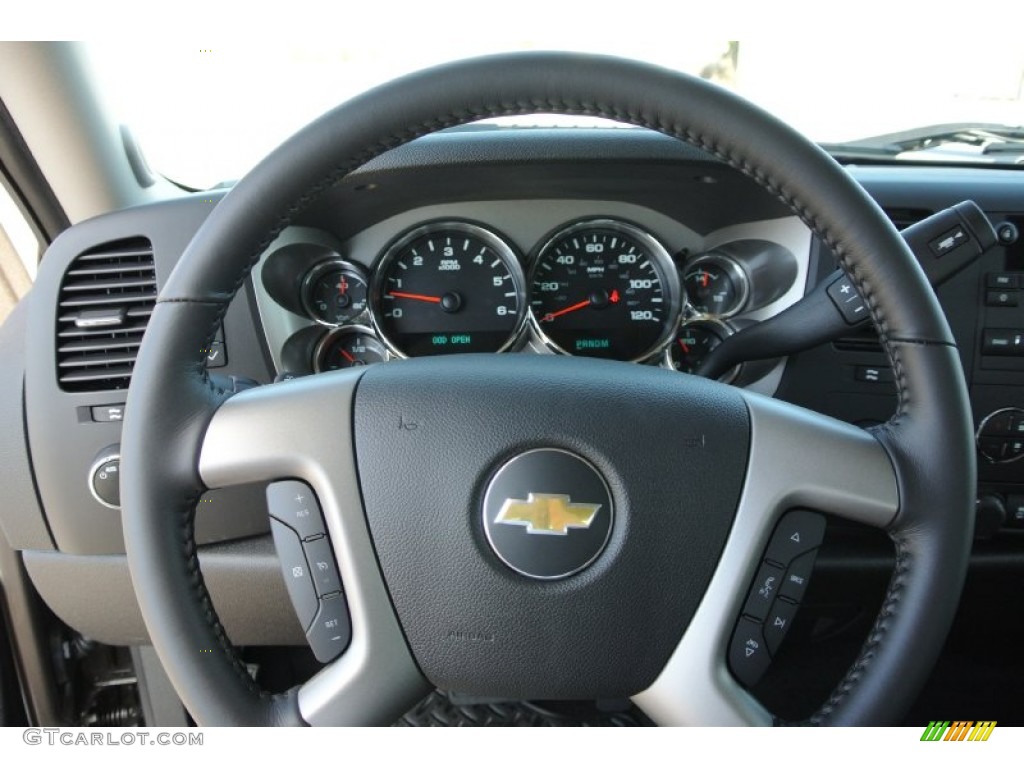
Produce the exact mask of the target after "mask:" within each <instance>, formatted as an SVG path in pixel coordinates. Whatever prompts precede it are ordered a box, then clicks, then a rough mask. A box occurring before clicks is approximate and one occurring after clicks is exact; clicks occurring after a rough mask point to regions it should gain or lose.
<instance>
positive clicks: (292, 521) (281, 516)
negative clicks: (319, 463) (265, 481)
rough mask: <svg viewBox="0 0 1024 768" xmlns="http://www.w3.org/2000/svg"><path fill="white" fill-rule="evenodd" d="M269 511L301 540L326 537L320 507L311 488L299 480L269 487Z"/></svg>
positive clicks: (286, 481)
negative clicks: (293, 530) (292, 529)
mask: <svg viewBox="0 0 1024 768" xmlns="http://www.w3.org/2000/svg"><path fill="white" fill-rule="evenodd" d="M267 509H268V510H270V516H271V517H275V518H277V519H278V520H280V521H281V522H282V523H285V524H286V525H289V526H291V527H292V528H294V529H295V531H296V532H297V533H298V534H299V538H302V539H311V538H314V537H316V536H323V535H324V521H323V517H322V516H321V514H320V505H319V504H318V503H317V501H316V496H315V495H314V494H313V491H312V490H310V488H309V486H307V485H306V484H305V483H300V482H299V481H298V480H282V481H280V482H277V483H271V484H270V485H268V486H267Z"/></svg>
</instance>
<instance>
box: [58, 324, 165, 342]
mask: <svg viewBox="0 0 1024 768" xmlns="http://www.w3.org/2000/svg"><path fill="white" fill-rule="evenodd" d="M144 330H146V323H145V321H143V322H140V323H132V324H131V325H122V326H121V327H119V328H76V327H75V326H74V325H69V326H68V327H66V328H61V329H60V330H58V331H57V338H58V339H88V338H92V337H97V338H102V337H109V338H113V335H114V334H117V336H142V332H143V331H144Z"/></svg>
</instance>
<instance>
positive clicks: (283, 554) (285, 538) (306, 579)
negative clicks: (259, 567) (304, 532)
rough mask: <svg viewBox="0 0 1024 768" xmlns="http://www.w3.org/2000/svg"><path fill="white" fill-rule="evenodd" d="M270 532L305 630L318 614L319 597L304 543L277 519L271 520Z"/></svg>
mask: <svg viewBox="0 0 1024 768" xmlns="http://www.w3.org/2000/svg"><path fill="white" fill-rule="evenodd" d="M270 532H271V533H272V534H273V536H274V547H275V548H276V549H277V557H278V559H279V560H280V561H281V573H282V574H283V575H284V583H285V586H286V587H288V596H289V597H290V598H291V599H292V605H294V606H295V615H296V616H298V617H299V624H301V625H302V629H303V630H305V629H307V628H308V627H309V625H310V623H311V622H312V621H313V617H314V616H316V609H317V599H316V591H315V590H314V589H313V579H312V578H310V575H309V568H308V567H307V566H306V556H305V555H304V554H303V553H302V544H301V543H300V542H299V537H298V536H296V535H295V531H293V530H292V529H291V528H289V527H288V526H287V525H282V524H281V523H279V522H278V521H277V520H271V521H270Z"/></svg>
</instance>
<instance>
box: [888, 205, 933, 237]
mask: <svg viewBox="0 0 1024 768" xmlns="http://www.w3.org/2000/svg"><path fill="white" fill-rule="evenodd" d="M883 210H884V211H885V215H886V216H888V217H889V221H891V222H892V223H893V226H895V227H896V229H899V230H901V231H902V230H904V229H906V228H907V227H909V226H911V225H913V224H917V222H919V221H924V220H925V219H927V218H928V217H929V216H931V215H932V213H934V211H926V210H924V209H922V208H885V209H883Z"/></svg>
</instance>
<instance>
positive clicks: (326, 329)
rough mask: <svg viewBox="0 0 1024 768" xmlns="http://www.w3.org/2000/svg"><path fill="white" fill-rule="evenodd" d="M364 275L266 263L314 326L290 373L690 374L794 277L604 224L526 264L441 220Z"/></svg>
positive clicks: (735, 253)
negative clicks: (469, 358) (545, 360)
mask: <svg viewBox="0 0 1024 768" xmlns="http://www.w3.org/2000/svg"><path fill="white" fill-rule="evenodd" d="M366 263H367V264H370V266H369V267H367V266H364V265H363V264H362V263H359V262H357V261H355V260H352V259H346V258H343V257H342V255H341V254H340V253H339V252H338V249H337V248H333V247H331V245H329V244H327V243H315V242H301V241H300V242H291V243H287V244H285V245H282V246H280V247H278V248H277V249H276V250H274V251H272V252H271V253H270V254H269V255H268V256H267V257H266V260H265V263H264V267H263V270H262V273H261V275H262V283H263V287H264V289H265V290H266V292H267V294H269V296H270V297H271V298H272V299H273V300H274V301H275V302H276V303H277V304H279V305H280V306H282V307H283V308H285V309H287V310H289V311H290V312H292V313H294V314H295V315H299V316H301V317H303V318H306V319H307V320H308V321H309V322H306V323H305V325H304V327H301V328H300V329H299V330H297V331H296V332H295V333H293V334H292V335H291V336H290V337H289V338H288V340H287V341H286V342H285V344H284V349H283V350H282V351H281V355H280V357H281V362H282V363H283V365H284V368H285V369H287V370H288V371H289V372H292V373H296V374H304V373H309V372H320V371H329V370H336V369H339V368H348V367H352V366H359V365H369V364H372V363H378V362H383V361H387V360H390V359H395V358H406V357H422V356H428V355H445V354H452V353H460V352H505V351H517V350H521V349H524V348H528V347H531V348H533V350H534V351H547V352H552V353H555V354H563V355H577V356H585V357H599V358H606V359H611V360H621V361H628V362H638V363H651V364H659V365H664V366H666V367H669V368H673V369H676V370H679V371H684V372H691V371H693V370H694V369H695V368H696V367H697V366H698V365H699V363H700V360H701V358H702V356H703V355H704V354H706V353H707V352H708V351H710V350H711V349H713V348H714V347H715V346H717V345H718V344H720V343H721V342H722V340H724V339H725V338H726V337H727V336H728V335H730V334H731V333H734V332H736V330H737V329H739V328H740V327H742V325H743V323H744V322H752V321H749V320H744V319H743V318H742V315H744V314H745V313H749V312H751V311H753V310H756V309H758V308H760V307H764V306H766V305H768V304H770V303H771V302H772V301H774V300H776V299H778V298H779V297H780V296H782V295H783V294H784V293H786V292H787V291H788V290H789V289H790V288H791V287H792V285H793V283H794V281H795V279H796V276H797V261H796V258H795V257H794V255H793V254H792V253H791V252H790V251H789V250H787V249H786V248H784V247H782V246H780V245H778V244H776V243H773V242H770V241H767V240H757V239H740V240H735V241H733V242H730V243H727V244H724V245H719V246H716V247H715V248H713V249H711V250H709V251H706V252H703V253H697V254H691V253H689V252H686V251H683V252H680V253H670V252H669V251H668V249H667V248H666V247H665V246H664V245H663V244H662V242H661V241H659V239H658V238H657V237H656V236H655V235H654V234H653V233H652V232H650V231H649V230H647V229H645V228H644V227H642V226H640V225H637V224H635V223H633V222H630V221H627V220H625V219H622V218H612V217H602V218H587V219H582V220H576V221H572V222H569V223H567V224H564V225H562V226H560V227H558V228H556V229H555V230H554V231H552V232H550V233H549V234H548V235H547V236H545V237H544V238H542V239H541V240H540V241H539V242H537V243H536V244H535V245H534V246H533V248H532V250H531V251H530V252H529V253H526V254H524V253H522V252H521V251H520V250H518V249H517V247H516V245H515V244H514V243H513V242H511V241H510V240H509V238H507V237H505V236H503V235H502V234H501V233H500V232H498V231H497V230H495V229H493V228H491V227H489V226H486V225H484V224H480V223H477V222H471V221H465V220H456V219H444V220H437V221H432V222H429V223H424V224H418V225H416V226H414V227H412V228H410V229H407V230H405V231H404V232H402V233H401V234H399V235H398V236H397V237H395V238H394V239H393V240H392V241H391V242H390V243H389V244H388V245H387V246H386V247H385V248H384V249H383V250H382V251H381V252H380V253H379V254H376V256H375V257H373V258H372V261H371V259H370V258H367V259H366ZM738 373H739V372H738V371H733V372H730V373H729V374H728V375H727V379H728V380H730V381H731V380H735V379H736V378H737V376H738Z"/></svg>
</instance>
